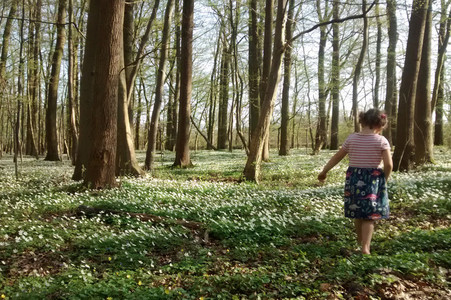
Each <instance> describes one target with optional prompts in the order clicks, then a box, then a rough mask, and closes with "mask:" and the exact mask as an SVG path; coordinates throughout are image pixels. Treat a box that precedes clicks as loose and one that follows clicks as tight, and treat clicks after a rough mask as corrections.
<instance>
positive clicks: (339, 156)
mask: <svg viewBox="0 0 451 300" xmlns="http://www.w3.org/2000/svg"><path fill="white" fill-rule="evenodd" d="M346 154H348V153H347V152H346V150H344V149H343V148H341V149H340V150H338V151H337V153H335V155H334V156H332V158H331V159H330V160H329V161H328V162H327V164H326V165H325V166H324V168H323V170H322V171H321V173H319V175H318V180H319V181H321V182H323V181H324V180H326V177H327V172H329V171H330V170H331V169H332V168H333V167H335V165H336V164H338V163H339V162H340V161H341V160H342V159H343V158H344V157H345V156H346Z"/></svg>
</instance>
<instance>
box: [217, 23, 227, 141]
mask: <svg viewBox="0 0 451 300" xmlns="http://www.w3.org/2000/svg"><path fill="white" fill-rule="evenodd" d="M224 31H225V28H224ZM229 72H230V53H229V45H228V43H227V41H226V34H225V33H224V32H223V46H222V58H221V71H220V80H219V87H220V93H219V106H218V143H217V147H216V148H217V149H218V150H221V149H226V147H227V123H228V122H227V116H228V115H229V114H228V109H229Z"/></svg>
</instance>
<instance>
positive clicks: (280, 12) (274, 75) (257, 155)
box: [243, 0, 287, 182]
mask: <svg viewBox="0 0 451 300" xmlns="http://www.w3.org/2000/svg"><path fill="white" fill-rule="evenodd" d="M286 5H287V0H278V5H277V8H278V9H277V19H276V31H275V36H274V53H273V57H272V62H271V71H270V72H269V77H268V84H267V88H266V92H265V93H264V95H265V98H264V99H263V102H262V106H261V112H260V117H259V120H258V126H257V127H256V130H255V131H254V132H253V133H252V138H251V143H250V147H249V155H248V158H247V162H246V166H245V168H244V171H243V174H244V177H245V178H246V179H247V180H253V181H256V182H258V181H259V180H260V175H261V174H260V169H261V162H262V154H263V152H262V150H263V146H264V142H265V139H266V137H267V135H268V132H269V125H270V123H271V115H272V110H273V107H274V101H275V98H276V94H277V85H278V83H279V80H280V68H281V65H282V60H283V54H284V52H285V46H284V40H285V34H284V31H285V24H286V19H287V18H286V17H287V10H286Z"/></svg>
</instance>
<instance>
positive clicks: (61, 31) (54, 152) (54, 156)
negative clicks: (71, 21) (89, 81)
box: [45, 0, 67, 161]
mask: <svg viewBox="0 0 451 300" xmlns="http://www.w3.org/2000/svg"><path fill="white" fill-rule="evenodd" d="M66 6H67V0H59V2H58V21H57V25H56V26H57V36H56V45H55V52H54V53H53V58H52V72H51V76H50V84H49V87H48V88H49V91H48V94H47V110H46V115H45V132H46V134H45V139H46V143H47V155H46V157H45V160H49V161H58V160H61V158H60V154H59V150H58V129H57V110H58V85H59V79H60V70H61V60H62V58H63V50H64V43H65V40H66V31H65V28H64V27H65V25H64V23H65V18H66Z"/></svg>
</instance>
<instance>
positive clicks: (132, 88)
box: [0, 0, 451, 187]
mask: <svg viewBox="0 0 451 300" xmlns="http://www.w3.org/2000/svg"><path fill="white" fill-rule="evenodd" d="M96 3H97V2H96ZM426 4H427V6H425V5H426ZM97 5H100V4H97ZM88 6H89V3H88V1H68V0H65V1H62V0H61V1H42V0H39V1H38V0H36V1H19V0H17V1H4V2H3V4H2V7H1V25H2V30H3V36H2V37H3V39H2V44H1V46H2V47H1V48H2V49H1V50H2V57H1V60H0V71H1V72H0V77H1V80H0V81H1V91H0V92H1V102H0V145H1V147H0V150H1V151H0V152H1V153H3V152H9V153H12V152H14V153H16V156H17V155H22V154H27V155H32V156H36V157H38V156H39V155H45V159H46V160H61V159H62V155H63V154H67V157H70V158H71V160H72V162H73V163H74V164H76V165H77V166H76V169H75V173H74V178H78V179H81V178H82V177H83V176H84V175H83V174H81V173H82V172H81V171H80V170H83V168H84V167H86V168H87V170H88V172H87V174H90V172H89V170H90V169H91V168H89V165H90V164H89V163H88V162H87V159H88V158H87V157H92V155H91V156H89V154H86V153H90V152H89V151H90V150H89V149H88V148H89V146H90V144H91V143H90V142H89V141H90V140H92V139H93V136H91V138H87V137H88V136H89V134H91V132H97V131H99V132H100V135H102V129H101V127H103V126H106V124H109V125H108V126H106V128H112V129H114V130H115V131H116V132H115V133H110V136H113V135H114V136H115V138H114V139H115V141H113V140H111V141H108V142H107V143H109V144H116V145H117V149H116V150H114V151H115V152H117V153H113V155H111V157H109V158H108V159H109V162H108V163H107V164H106V165H109V166H113V167H114V166H115V170H114V172H109V173H111V174H112V173H114V174H113V175H111V176H110V179H108V180H109V183H105V182H104V183H102V184H101V183H94V182H90V184H92V185H93V186H96V185H98V186H99V187H100V186H105V185H108V184H113V179H111V178H113V177H114V176H115V175H118V174H134V175H140V174H143V170H142V169H143V168H142V167H141V166H139V165H137V164H136V158H135V153H134V152H135V150H141V149H145V150H146V151H147V155H146V160H145V165H144V169H147V170H150V171H151V170H152V169H153V161H154V157H155V152H156V151H157V150H158V151H161V150H163V149H165V150H169V151H173V150H177V147H176V144H177V141H180V143H181V145H184V146H180V147H179V152H181V151H182V150H181V149H185V150H183V151H184V152H185V153H183V154H180V155H176V161H175V163H174V165H180V166H182V167H183V166H189V165H191V161H190V159H189V153H186V151H189V148H191V149H205V148H206V149H215V150H220V149H228V150H229V151H233V149H236V148H241V149H245V150H246V152H247V153H248V162H247V164H246V167H245V170H244V176H245V177H246V178H247V179H253V180H255V179H256V180H258V177H259V166H260V161H261V160H263V161H265V160H268V159H269V154H268V153H269V152H268V149H269V148H278V149H279V154H280V155H287V154H288V153H289V149H290V148H299V147H311V148H312V152H313V153H318V152H319V151H320V150H321V149H322V148H324V147H327V148H330V149H337V148H338V146H339V143H340V142H342V141H343V139H344V137H345V136H346V135H347V134H349V133H350V132H352V131H353V130H358V124H357V121H356V120H357V117H356V116H357V114H358V112H359V111H364V110H366V109H368V108H370V107H377V108H380V109H385V111H386V113H387V115H388V117H389V121H390V124H389V127H388V128H387V129H386V130H385V132H384V135H386V136H387V138H388V139H389V140H390V142H391V143H392V144H393V145H394V146H397V145H398V147H395V153H394V159H395V169H401V170H402V169H404V170H409V169H412V168H413V166H414V165H421V164H423V163H424V162H428V161H433V157H432V150H431V149H432V144H433V143H435V144H436V145H442V144H448V145H449V144H450V143H451V141H450V140H449V136H450V135H449V134H447V132H449V122H448V118H449V109H450V105H449V96H448V95H449V86H448V85H447V82H448V80H447V78H448V77H449V76H450V75H449V74H448V71H447V68H446V45H447V41H448V38H449V19H448V17H447V16H448V10H449V1H430V2H428V3H425V2H424V1H423V2H417V1H413V4H412V3H407V1H386V2H383V3H382V2H381V3H379V1H372V2H369V3H367V1H301V2H293V1H291V2H289V3H288V1H282V2H280V3H275V2H274V1H266V3H264V2H263V1H248V2H241V1H229V2H213V1H197V2H196V5H193V7H192V11H191V20H190V21H191V22H192V28H191V29H193V33H189V34H191V35H192V36H191V37H190V39H191V40H189V43H188V42H187V43H185V45H183V34H186V30H185V33H184V31H183V30H184V29H183V25H182V23H183V22H182V21H183V20H182V16H184V15H186V14H183V13H182V11H183V9H186V8H185V7H182V3H179V2H178V1H168V2H166V3H160V1H154V2H152V1H138V2H136V1H134V2H130V3H128V2H127V3H126V4H125V5H122V6H123V7H122V8H121V9H122V10H123V11H121V12H120V13H119V14H122V15H121V19H118V20H119V22H120V26H116V27H114V28H117V32H116V34H119V35H120V36H122V39H121V40H120V41H119V42H120V43H118V44H116V45H115V46H114V48H115V49H116V48H118V47H119V48H121V49H120V50H118V51H116V52H117V53H116V54H114V55H117V56H116V57H113V56H114V55H113V54H111V53H109V54H108V55H110V58H111V59H116V61H117V63H116V65H117V68H118V70H119V74H118V76H119V78H121V79H120V80H119V84H118V87H117V89H118V90H119V92H118V93H117V95H113V98H115V99H113V100H111V99H109V100H108V99H107V100H105V101H106V102H103V103H104V104H101V101H100V100H99V98H98V97H97V98H95V97H92V96H91V95H90V94H89V93H93V91H92V90H91V91H87V90H88V88H87V87H88V84H86V83H85V84H83V74H85V80H86V82H95V78H94V75H93V74H94V73H95V72H96V71H95V70H96V68H97V69H99V68H100V67H99V66H98V65H95V63H96V62H98V61H105V62H106V61H107V59H108V55H104V54H105V53H108V52H104V53H103V54H102V53H101V52H99V53H101V54H100V57H97V58H96V55H97V54H95V52H92V51H91V50H90V49H94V48H95V47H96V46H95V45H93V44H90V43H91V42H90V39H89V36H90V35H91V36H92V40H93V41H97V44H99V45H103V46H101V47H103V48H104V49H107V48H111V45H108V44H107V40H106V35H104V34H102V33H101V31H100V30H98V31H96V32H94V30H92V33H90V32H89V31H90V30H89V21H88V10H91V11H95V8H96V7H95V5H94V8H93V7H91V8H89V7H88ZM416 7H417V8H416ZM276 12H280V15H277V14H276ZM113 13H116V14H117V13H118V12H114V11H112V12H111V13H110V14H113ZM94 14H95V13H94V12H93V13H92V15H94ZM106 15H107V12H102V13H101V14H100V15H99V16H100V17H99V18H101V17H102V16H106ZM91 19H94V18H91ZM410 19H412V20H413V21H412V22H410V23H409V20H410ZM118 20H116V22H117V21H118ZM415 20H420V22H415ZM278 24H279V25H280V26H279V29H278V28H277V26H278ZM409 24H411V26H409ZM99 25H100V23H99V24H97V25H93V26H97V27H96V28H100V27H101V26H99ZM321 25H322V26H321ZM418 26H419V29H420V30H419V31H416V32H415V31H414V29H415V28H414V27H418ZM185 27H186V28H189V27H190V26H185ZM285 29H286V30H285ZM278 30H279V32H277V31H278ZM285 31H286V35H285ZM423 36H424V38H423ZM278 38H279V39H280V42H279V44H280V45H279V46H278V45H277V43H278V41H277V39H278ZM282 38H283V40H282ZM185 40H187V39H185ZM409 43H410V44H409ZM187 44H190V45H189V47H191V48H190V49H191V50H187V49H188V48H186V47H187ZM409 45H410V46H409ZM277 47H279V49H282V51H281V52H282V53H281V54H282V55H280V56H279V57H277V54H278V52H279V50H278V48H277ZM409 49H410V50H409ZM415 49H416V50H415ZM421 50H423V51H421ZM93 51H94V50H93ZM99 51H101V50H99ZM191 52H192V53H191ZM93 53H94V54H93ZM185 53H188V54H189V55H192V56H190V57H189V58H188V59H185V63H182V60H183V55H184V54H185ZM421 53H423V56H422V57H421V56H420V55H421ZM282 58H283V60H282ZM420 58H421V59H420ZM276 59H278V60H279V63H277V60H276ZM186 61H191V62H192V66H191V65H190V66H189V67H188V65H187V64H186ZM420 61H421V62H422V64H421V68H420V63H419V62H420ZM121 65H122V67H120V66H121ZM271 65H273V67H274V68H273V69H274V70H271ZM84 68H86V70H85V69H84ZM191 68H192V69H191ZM188 69H189V70H188ZM279 70H280V71H282V73H283V79H282V80H280V79H279V77H277V76H275V78H276V79H275V81H274V82H272V83H268V82H269V81H270V76H271V73H273V74H274V75H278V74H277V71H279ZM82 71H84V72H82ZM122 71H125V72H122ZM186 72H189V73H186ZM184 73H186V74H187V75H186V76H185V78H188V77H189V82H188V81H186V80H185V81H183V74H184ZM121 74H122V75H124V76H125V78H122V77H121V76H122V75H121ZM409 75H412V76H411V77H410V78H409V77H408V76H409ZM89 76H91V77H89ZM421 76H422V77H421ZM122 80H123V81H122ZM182 81H183V82H182ZM417 83H418V84H417ZM96 86H99V85H98V84H96ZM268 86H269V89H267V88H268ZM91 88H92V87H91ZM409 89H410V90H409ZM107 90H111V89H110V88H107ZM113 90H115V89H113ZM84 92H85V93H86V94H84ZM112 94H114V93H112ZM265 97H266V98H267V99H266V98H265ZM110 98H111V97H110ZM93 99H94V100H93ZM405 99H407V100H406V101H403V100H405ZM90 101H91V102H90ZM182 102H183V103H182ZM398 102H399V104H398ZM415 102H416V103H417V104H416V105H415ZM113 103H118V104H117V110H116V109H115V110H114V112H109V113H114V114H117V115H111V118H109V120H104V119H102V118H99V114H97V115H96V113H94V112H95V111H96V109H95V107H96V106H100V107H102V105H103V107H104V108H105V107H110V106H112V105H114V106H115V105H116V104H113ZM265 103H267V104H268V105H267V107H266V108H265V107H264V106H265ZM90 112H93V113H92V114H90ZM104 113H106V112H104ZM100 115H101V114H100ZM259 118H260V119H262V120H266V123H268V125H266V123H265V122H262V123H260V125H259V123H258V122H259ZM399 120H401V121H399ZM397 121H398V122H397ZM113 123H116V125H115V126H110V125H111V124H113ZM99 124H100V125H99ZM414 124H416V125H414ZM180 126H181V127H180ZM113 127H116V128H113ZM433 127H434V128H433ZM84 128H86V129H84ZM255 128H262V130H263V131H262V133H257V134H256V136H258V135H259V134H260V135H261V137H262V138H263V140H264V141H263V142H261V143H260V142H257V141H260V140H261V139H262V138H260V137H259V138H255V139H254V140H255V141H256V142H255V143H254V144H255V145H252V143H251V142H252V134H253V133H255V131H256V130H255ZM83 132H87V133H89V134H84V133H83ZM177 132H179V134H177ZM93 134H94V133H93ZM414 135H415V138H414V137H413V136H414ZM445 137H447V138H445ZM94 140H96V139H94ZM87 141H88V142H87ZM185 144H186V145H185ZM260 144H261V145H260ZM95 147H97V146H95ZM256 147H257V148H258V147H261V149H262V150H261V152H262V153H261V157H259V156H255V155H254V154H253V153H257V152H258V153H259V152H260V150H258V151H257V150H255V149H257V148H256ZM113 148H114V147H113ZM14 149H15V150H14ZM91 150H93V149H91ZM397 152H398V153H397ZM77 155H78V156H80V157H79V159H77ZM112 161H115V162H114V163H113V164H112V163H111V162H112ZM77 162H78V163H77ZM82 166H84V167H82ZM249 166H250V167H249ZM252 166H256V167H255V168H256V169H257V170H249V169H254V167H252ZM96 168H97V169H98V165H96ZM93 176H94V175H93ZM98 176H100V175H99V174H97V175H95V177H98ZM88 177H89V176H88ZM85 180H88V181H89V179H86V177H85ZM91 181H92V180H91Z"/></svg>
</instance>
